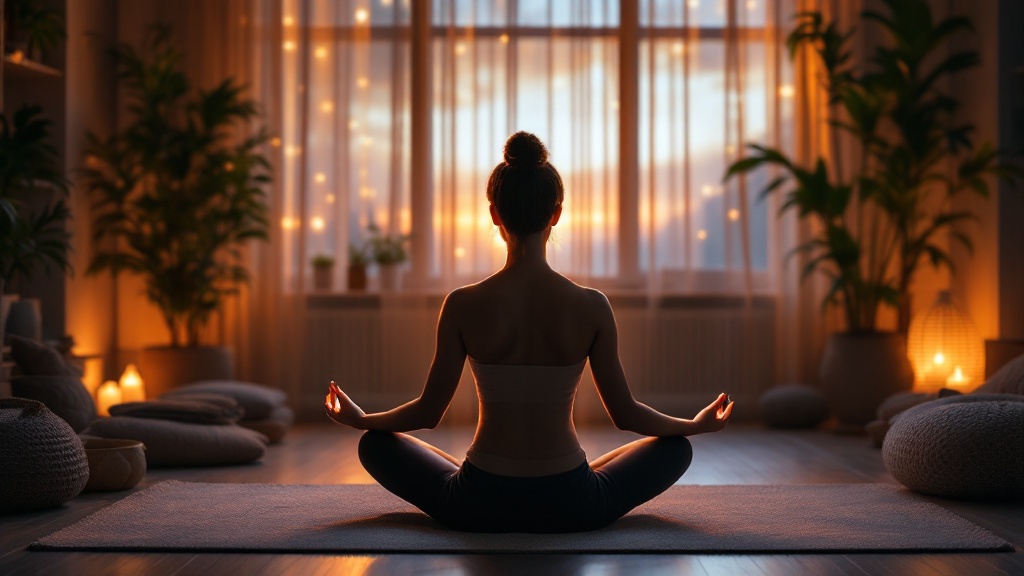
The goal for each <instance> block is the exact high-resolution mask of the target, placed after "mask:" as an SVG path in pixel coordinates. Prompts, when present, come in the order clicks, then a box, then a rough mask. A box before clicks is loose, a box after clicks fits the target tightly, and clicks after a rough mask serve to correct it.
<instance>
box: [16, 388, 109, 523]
mask: <svg viewBox="0 0 1024 576" xmlns="http://www.w3.org/2000/svg"><path fill="white" fill-rule="evenodd" d="M88 481H89V460H88V459H87V458H86V455H85V449H84V448H83V447H82V441H81V440H79V439H78V436H76V435H75V431H74V430H72V429H71V426H69V425H68V423H67V422H65V421H64V420H62V419H61V418H60V417H58V416H57V415H56V414H54V413H53V412H51V411H50V410H49V409H47V408H46V406H44V405H43V404H42V403H41V402H36V401H35V400H28V399H25V398H4V399H0V513H4V514H7V513H12V512H24V511H28V510H36V509H39V508H49V507H52V506H59V505H60V504H63V503H64V502H66V501H68V500H70V499H72V498H74V497H75V496H77V495H78V493H79V492H81V491H82V489H83V488H85V484H86V482H88Z"/></svg>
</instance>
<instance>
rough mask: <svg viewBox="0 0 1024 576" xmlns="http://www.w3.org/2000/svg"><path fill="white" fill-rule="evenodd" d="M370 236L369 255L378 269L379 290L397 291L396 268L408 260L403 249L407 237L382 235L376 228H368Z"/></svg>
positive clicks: (397, 277) (399, 281)
mask: <svg viewBox="0 0 1024 576" xmlns="http://www.w3.org/2000/svg"><path fill="white" fill-rule="evenodd" d="M370 234H371V236H370V241H369V247H370V254H371V256H372V257H373V261H374V262H376V263H377V265H378V266H379V267H380V268H379V273H380V289H381V291H382V292H394V291H397V290H398V289H399V288H400V287H401V277H400V276H399V270H398V268H399V266H400V265H401V264H402V263H403V262H405V261H406V260H408V258H409V255H408V252H407V251H406V249H405V247H406V244H407V243H408V242H409V236H407V235H404V234H384V233H382V232H381V230H380V228H378V227H377V226H370Z"/></svg>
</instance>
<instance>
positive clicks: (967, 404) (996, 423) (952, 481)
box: [882, 394, 1024, 500]
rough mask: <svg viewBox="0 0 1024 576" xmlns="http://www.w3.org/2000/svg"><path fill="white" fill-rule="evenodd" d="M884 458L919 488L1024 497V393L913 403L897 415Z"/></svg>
mask: <svg viewBox="0 0 1024 576" xmlns="http://www.w3.org/2000/svg"><path fill="white" fill-rule="evenodd" d="M882 459H883V460H884V461H885V467H886V468H888V469H889V472H890V473H891V474H892V475H893V476H894V477H895V478H896V479H897V480H898V481H899V482H900V483H901V484H903V485H904V486H906V487H907V488H910V489H911V490H914V491H915V492H921V493H924V494H932V495H934V496H945V497H950V498H966V499H976V500H987V499H1013V498H1020V497H1024V397H1022V396H1018V395H1013V394H966V395H963V396H951V397H949V398H941V399H939V400H935V401H932V402H927V403H925V404H920V405H918V406H915V407H913V408H910V409H908V410H907V411H906V412H903V413H902V414H900V415H899V416H897V417H896V418H895V419H894V421H893V423H892V427H891V428H890V429H889V433H888V434H886V436H885V442H884V443H883V444H882Z"/></svg>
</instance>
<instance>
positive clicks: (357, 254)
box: [348, 246, 369, 291]
mask: <svg viewBox="0 0 1024 576" xmlns="http://www.w3.org/2000/svg"><path fill="white" fill-rule="evenodd" d="M368 263H369V259H368V258H367V256H366V247H365V246H349V247H348V289H349V290H350V291H362V290H366V265H367V264H368Z"/></svg>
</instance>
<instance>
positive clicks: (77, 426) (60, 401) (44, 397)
mask: <svg viewBox="0 0 1024 576" xmlns="http://www.w3.org/2000/svg"><path fill="white" fill-rule="evenodd" d="M11 394H12V395H13V396H15V397H17V398H28V399H30V400H35V401H37V402H42V403H43V404H45V405H46V407H47V408H49V409H50V411H51V412H53V413H54V414H56V415H57V416H60V417H61V418H62V419H63V420H64V421H65V422H67V423H68V424H69V425H70V426H71V429H72V430H74V431H75V432H81V431H82V430H84V429H85V428H86V427H87V426H88V425H89V424H91V423H92V421H93V420H95V419H96V403H95V402H93V400H92V396H90V395H89V391H88V390H86V389H85V386H83V385H82V381H81V380H79V379H78V377H77V376H18V377H17V378H14V379H12V380H11Z"/></svg>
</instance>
